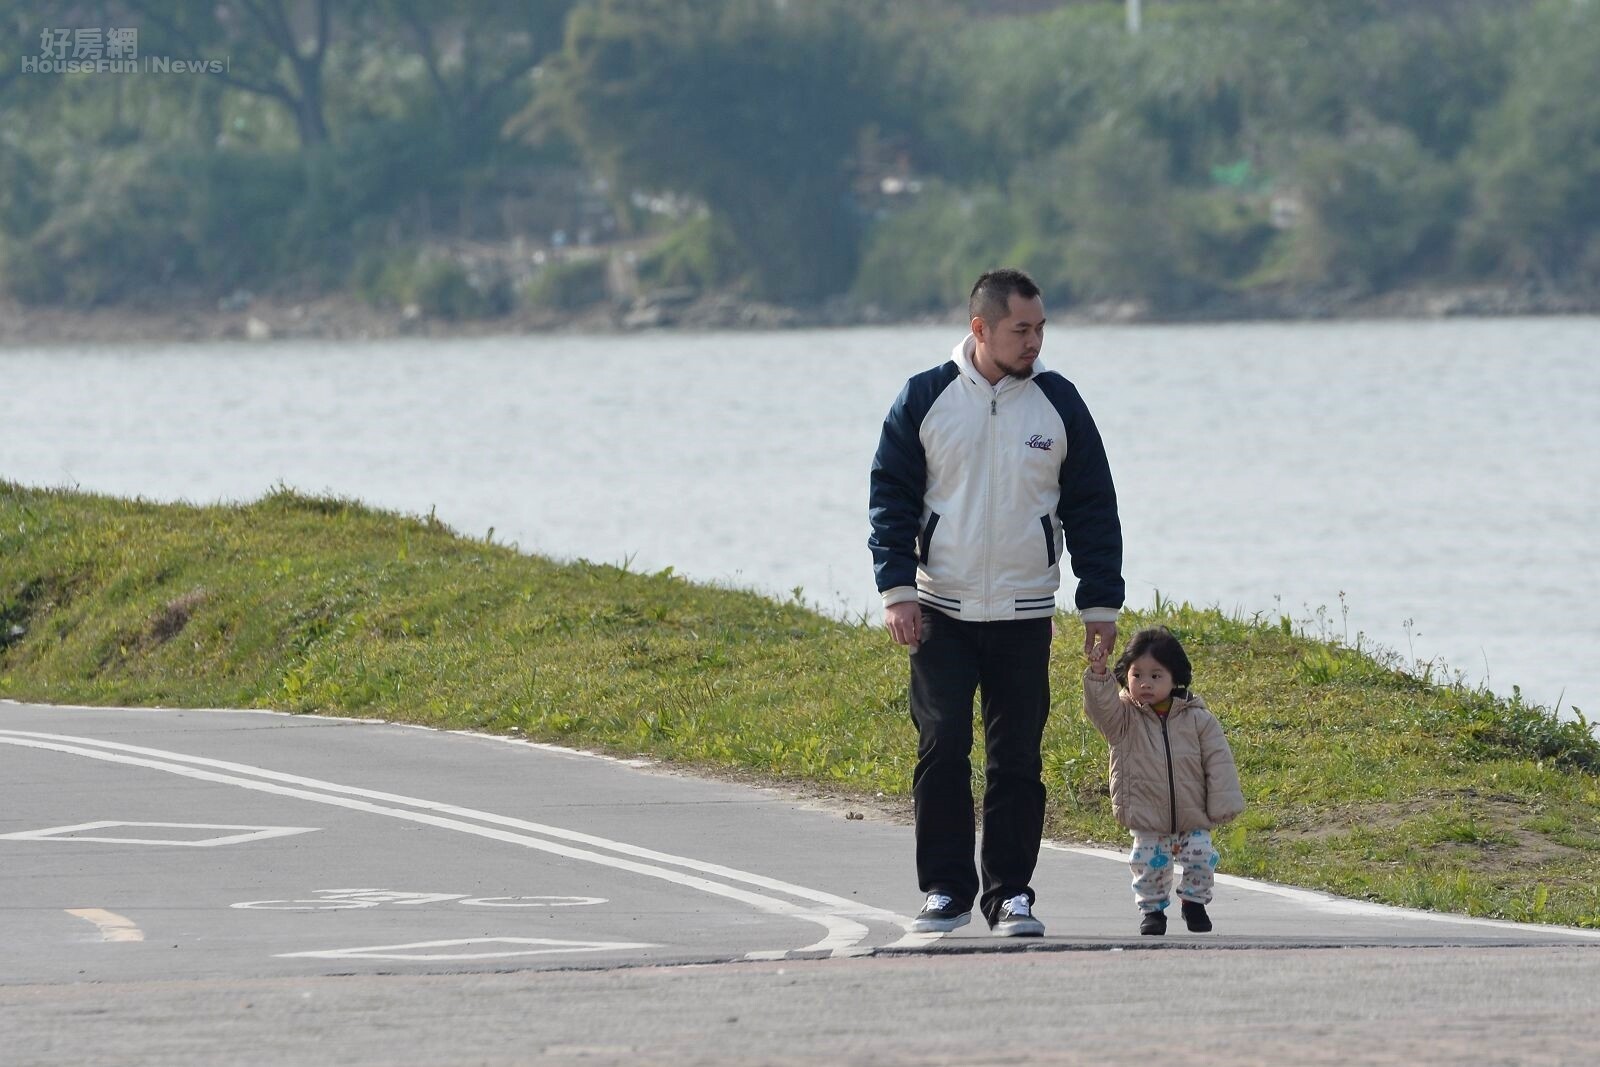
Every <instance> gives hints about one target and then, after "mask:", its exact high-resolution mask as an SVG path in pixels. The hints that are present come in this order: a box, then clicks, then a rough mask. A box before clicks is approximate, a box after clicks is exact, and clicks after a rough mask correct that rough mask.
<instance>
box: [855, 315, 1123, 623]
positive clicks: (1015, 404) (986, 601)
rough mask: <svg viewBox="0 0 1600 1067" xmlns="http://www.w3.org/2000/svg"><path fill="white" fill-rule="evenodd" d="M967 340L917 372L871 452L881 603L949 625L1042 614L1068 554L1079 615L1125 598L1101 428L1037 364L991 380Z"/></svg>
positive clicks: (1112, 608) (1103, 612)
mask: <svg viewBox="0 0 1600 1067" xmlns="http://www.w3.org/2000/svg"><path fill="white" fill-rule="evenodd" d="M974 344H975V342H974V339H973V337H972V336H971V335H970V334H969V335H968V336H967V338H966V340H965V341H963V342H962V343H961V344H959V345H957V346H956V347H955V350H954V352H952V353H951V356H950V359H949V361H948V362H946V363H943V364H941V365H939V366H937V367H935V368H933V369H932V370H928V371H924V372H923V373H921V374H918V375H915V376H914V377H912V378H911V380H910V381H908V382H906V386H905V388H904V389H903V390H902V391H901V393H900V396H899V397H898V398H897V399H896V400H895V402H894V406H893V407H892V408H891V409H890V410H889V414H888V417H887V418H885V419H884V422H883V435H882V437H881V438H880V439H879V442H878V451H877V454H876V455H875V456H873V459H872V477H871V497H870V517H871V520H872V535H871V537H869V538H868V539H867V544H868V546H869V547H870V548H871V549H872V558H873V563H874V567H875V569H876V571H877V583H878V591H879V592H880V593H881V594H882V595H883V605H884V607H889V606H890V605H892V604H899V603H903V602H905V601H910V600H920V601H921V602H922V603H923V604H924V605H925V606H927V607H930V608H933V609H935V610H938V611H941V612H943V613H944V614H946V615H951V616H953V617H955V618H958V619H966V620H970V621H974V622H993V621H997V620H1001V619H1035V618H1049V617H1051V616H1053V615H1054V614H1055V609H1056V601H1055V593H1056V590H1057V589H1058V588H1059V587H1060V585H1061V555H1062V550H1063V548H1065V550H1066V554H1067V556H1068V557H1069V558H1070V559H1071V561H1072V571H1073V573H1074V574H1075V575H1076V576H1077V578H1078V589H1077V597H1076V606H1077V608H1078V610H1079V611H1080V612H1082V614H1083V618H1084V620H1085V621H1086V622H1114V621H1115V620H1116V618H1117V611H1118V609H1119V608H1120V607H1121V606H1122V600H1123V595H1124V585H1123V580H1122V526H1121V523H1120V521H1119V520H1118V518H1117V494H1116V489H1115V488H1114V487H1113V486H1112V482H1111V468H1110V466H1109V465H1108V464H1107V462H1106V453H1105V447H1104V446H1103V445H1102V444H1101V441H1100V431H1099V430H1097V429H1096V428H1095V424H1094V419H1093V418H1092V417H1091V416H1090V415H1089V409H1088V408H1087V407H1086V406H1085V405H1084V402H1083V398H1082V397H1080V396H1079V395H1078V390H1077V389H1076V388H1074V387H1073V385H1072V383H1071V382H1069V381H1067V380H1066V379H1065V378H1063V377H1062V376H1061V375H1059V374H1056V373H1054V372H1053V371H1046V370H1044V369H1043V367H1041V366H1040V365H1039V364H1038V362H1037V361H1036V362H1035V364H1034V373H1033V374H1032V376H1030V377H1028V378H1009V377H1008V378H1003V379H1001V381H1000V383H999V384H998V385H994V386H991V385H990V384H989V383H988V382H987V381H986V380H985V379H984V377H983V375H981V374H979V373H978V371H977V369H976V368H975V367H974V366H973V365H972V353H973V349H974Z"/></svg>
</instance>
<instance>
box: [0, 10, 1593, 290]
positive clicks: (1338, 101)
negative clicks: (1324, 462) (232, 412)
mask: <svg viewBox="0 0 1600 1067" xmlns="http://www.w3.org/2000/svg"><path fill="white" fill-rule="evenodd" d="M1018 11H1021V12H1023V13H1016V12H1018ZM1144 11H1145V22H1144V28H1143V30H1142V32H1140V33H1138V34H1130V33H1129V32H1128V31H1127V28H1126V26H1125V22H1124V12H1123V5H1122V3H1120V2H1116V0H1084V2H1070V0H1062V2H1060V3H1054V4H1052V3H1038V4H992V5H991V4H985V3H982V2H978V0H805V2H803V3H801V2H783V0H703V2H697V3H693V4H689V3H682V2H680V0H464V2H462V3H454V4H451V5H434V4H428V3H424V2H422V0H365V2H361V3H357V2H355V0H250V2H245V0H160V2H158V0H99V2H94V3H84V2H73V0H32V2H23V0H0V287H3V289H4V290H5V291H6V292H8V293H9V294H11V295H12V296H13V297H15V298H17V299H21V300H23V301H27V302H31V303H42V304H59V305H65V306H69V307H89V306H94V305H99V304H107V303H118V302H144V303H148V302H149V301H150V300H151V299H153V298H161V299H177V298H194V299H217V298H221V297H226V296H227V295H228V294H231V293H234V292H236V291H238V290H241V289H243V290H250V291H262V292H267V291H271V292H275V293H279V294H307V295H310V294H316V293H322V292H328V291H334V290H344V291H349V292H352V293H356V294H360V295H363V296H365V297H367V298H368V299H371V300H373V301H374V302H375V303H378V304H380V305H392V306H400V307H403V306H407V305H413V304H414V305H416V306H418V307H419V308H421V309H422V310H423V312H424V313H426V314H433V315H440V316H444V317H458V318H460V317H480V316H485V315H494V314H501V313H504V312H505V311H508V310H511V309H513V308H514V307H515V306H516V304H517V303H518V302H519V301H521V302H523V303H525V304H528V305H530V306H542V307H548V308H555V309H557V310H561V309H568V310H570V309H574V308H576V307H580V306H586V305H587V304H589V303H597V302H600V301H603V300H608V299H609V300H620V299H624V298H627V297H629V296H631V295H634V293H637V292H645V293H648V292H649V291H651V290H665V289H672V290H689V291H692V292H696V293H710V292H719V291H729V292H732V293H735V294H738V295H741V296H746V297H750V298H760V299H767V300H772V301H777V302H785V303H791V304H812V303H816V302H819V301H823V300H827V299H835V298H839V297H840V296H841V295H847V296H848V297H849V298H850V299H853V300H854V301H855V302H857V303H860V304H871V305H875V306H877V307H879V308H881V309H883V310H884V311H886V312H889V313H893V314H902V315H909V314H919V313H924V312H932V311H942V310H945V309H948V308H950V307H952V306H955V305H957V304H959V302H960V299H961V296H962V294H963V292H964V291H965V288H966V286H967V285H968V284H969V283H970V280H971V278H972V277H973V276H974V275H975V274H976V273H977V272H978V271H980V270H982V269H985V268H987V267H991V266H995V265H998V264H1000V263H1002V262H1013V263H1017V264H1020V265H1023V266H1026V267H1027V268H1029V269H1030V270H1032V271H1033V272H1034V273H1035V274H1036V275H1037V276H1038V277H1039V278H1040V280H1041V281H1042V282H1043V283H1044V284H1045V285H1046V286H1047V288H1048V290H1049V292H1050V294H1051V299H1052V302H1053V305H1059V304H1068V303H1074V302H1081V301H1119V302H1122V301H1131V302H1135V303H1138V304H1141V305H1143V306H1145V307H1147V308H1149V309H1151V310H1154V311H1156V312H1158V313H1171V314H1185V313H1190V312H1208V311H1215V310H1217V309H1219V308H1221V309H1226V308H1227V307H1230V306H1235V305H1233V304H1230V301H1235V300H1236V299H1237V298H1240V297H1263V296H1264V297H1280V298H1301V299H1312V300H1315V299H1316V298H1317V297H1318V295H1319V294H1330V293H1360V294H1373V293H1382V292H1384V291H1387V290H1392V289H1396V288H1403V287H1425V286H1443V285H1477V284H1490V285H1500V286H1507V287H1522V288H1532V289H1536V290H1539V291H1544V292H1551V293H1560V294H1565V295H1568V296H1572V297H1576V298H1578V299H1580V300H1583V299H1593V298H1594V297H1595V296H1600V97H1597V96H1596V94H1595V93H1594V92H1593V91H1592V84H1593V77H1594V72H1595V71H1596V70H1600V4H1596V3H1590V2H1584V0H1147V2H1146V3H1145V5H1144ZM113 27H132V28H136V29H137V30H138V35H139V36H138V53H139V56H141V57H143V58H144V59H146V60H147V59H149V58H151V57H167V58H171V59H180V60H202V61H203V60H215V59H224V60H226V62H225V64H224V65H223V69H222V70H221V71H218V72H214V73H205V74H192V73H191V74H175V73H166V74H162V73H156V72H151V71H148V70H145V71H143V72H140V73H136V74H118V73H111V72H104V71H102V72H92V71H91V72H81V73H44V72H38V71H36V70H35V71H30V69H29V67H28V66H27V64H28V62H29V61H30V60H41V59H48V58H50V57H51V54H52V47H53V46H58V47H59V48H60V49H62V51H61V53H60V54H61V58H64V59H70V58H72V56H73V54H74V52H75V51H78V50H80V49H82V48H83V47H84V45H85V41H84V40H82V39H81V37H82V35H81V34H80V31H84V30H88V31H109V29H110V28H113ZM88 44H89V45H90V47H91V48H92V47H93V45H94V41H93V39H92V38H91V39H90V40H89V41H88ZM90 57H91V58H93V52H91V53H90ZM574 248H581V249H582V254H581V255H576V256H572V251H573V249H574ZM610 255H616V256H623V257H625V262H626V264H627V267H628V269H627V270H624V271H611V272H606V271H604V270H601V271H600V272H599V275H598V277H599V282H598V284H595V283H594V277H595V272H596V268H595V267H594V266H592V265H588V262H587V261H588V260H590V259H592V258H595V257H599V258H601V259H604V258H608V257H609V256H610ZM569 256H570V257H571V258H573V259H574V261H575V262H574V263H572V264H568V263H566V262H565V260H566V259H568V258H569ZM491 260H492V261H493V266H492V269H491V268H490V267H489V266H486V264H487V263H489V262H490V261H491ZM569 275H570V276H571V277H572V278H575V279H576V281H575V283H569V282H568V281H567V280H566V279H568V277H569ZM617 286H621V287H622V289H621V291H618V290H617V289H616V287H617ZM630 286H631V287H632V289H633V291H632V292H630V291H628V289H629V287H630ZM575 301H576V302H575Z"/></svg>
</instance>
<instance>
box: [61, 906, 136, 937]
mask: <svg viewBox="0 0 1600 1067" xmlns="http://www.w3.org/2000/svg"><path fill="white" fill-rule="evenodd" d="M67 914H68V915H76V916H77V917H78V918H80V919H88V920H89V921H90V922H92V923H94V924H95V925H96V926H98V927H99V928H100V940H102V941H143V940H144V931H143V930H141V929H139V928H138V927H137V926H135V925H134V922H133V920H132V919H128V918H124V917H123V916H121V915H118V914H116V913H115V912H110V911H106V910H104V909H103V908H68V909H67Z"/></svg>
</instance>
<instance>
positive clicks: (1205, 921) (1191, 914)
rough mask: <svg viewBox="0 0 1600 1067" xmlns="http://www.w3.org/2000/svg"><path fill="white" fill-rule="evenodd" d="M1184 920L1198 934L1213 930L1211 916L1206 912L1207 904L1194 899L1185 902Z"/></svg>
mask: <svg viewBox="0 0 1600 1067" xmlns="http://www.w3.org/2000/svg"><path fill="white" fill-rule="evenodd" d="M1183 921H1184V922H1185V923H1186V924H1188V927H1189V929H1191V930H1193V931H1194V932H1195V933H1197V934H1204V933H1209V932H1210V930H1211V916H1209V915H1207V914H1206V906H1205V905H1204V904H1200V903H1197V902H1196V901H1193V900H1186V901H1184V902H1183Z"/></svg>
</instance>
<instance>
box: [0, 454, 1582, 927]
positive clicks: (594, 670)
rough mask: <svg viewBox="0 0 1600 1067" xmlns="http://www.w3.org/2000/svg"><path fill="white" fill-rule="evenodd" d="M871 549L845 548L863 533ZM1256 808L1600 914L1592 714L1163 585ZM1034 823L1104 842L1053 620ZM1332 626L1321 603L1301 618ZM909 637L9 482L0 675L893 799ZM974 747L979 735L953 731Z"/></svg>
mask: <svg viewBox="0 0 1600 1067" xmlns="http://www.w3.org/2000/svg"><path fill="white" fill-rule="evenodd" d="M862 565H863V567H865V566H866V565H867V563H866V560H865V559H863V564H862ZM1156 622H1160V623H1164V624H1165V625H1167V626H1170V627H1171V628H1172V629H1173V630H1174V632H1176V633H1177V634H1178V636H1179V637H1180V638H1181V639H1182V640H1183V642H1184V644H1185V646H1186V648H1187V649H1188V651H1189V654H1190V657H1191V658H1192V659H1193V661H1194V664H1195V679H1196V682H1195V688H1196V690H1197V691H1198V692H1200V693H1201V695H1203V696H1204V697H1205V698H1206V700H1207V702H1208V704H1210V706H1211V707H1212V708H1213V709H1215V710H1216V711H1217V712H1218V713H1219V715H1220V717H1221V718H1222V721H1223V724H1224V726H1225V728H1226V729H1227V731H1228V734H1229V738H1230V741H1231V743H1232V745H1233V747H1234V751H1235V754H1236V755H1237V757H1238V761H1239V765H1240V774H1241V777H1242V779H1243V782H1244V787H1245V795H1246V797H1247V798H1248V800H1249V801H1250V808H1249V809H1248V810H1247V811H1246V813H1245V814H1244V816H1243V817H1241V818H1240V819H1239V820H1238V821H1237V822H1235V823H1234V824H1232V825H1230V826H1228V827H1225V828H1223V829H1221V830H1220V831H1219V832H1218V835H1217V839H1218V842H1219V845H1220V848H1221V851H1222V854H1223V861H1222V869H1223V870H1225V871H1227V872H1230V873H1234V874H1243V875H1250V876H1255V877H1261V878H1267V879H1271V880H1273V881H1278V882H1284V883H1289V884H1295V885H1302V886H1308V887H1313V888H1320V889H1326V890H1330V891H1333V892H1337V893H1341V894H1345V895H1349V896H1354V897H1360V898H1365V899H1370V900H1377V901H1384V902H1387V903H1392V904H1400V905H1406V906H1411V907H1422V908H1434V909H1443V910H1450V911H1460V912H1468V913H1471V914H1474V915H1485V916H1499V917H1507V918H1514V919H1523V920H1537V921H1542V922H1553V923H1566V924H1575V925H1582V926H1590V927H1600V742H1597V741H1596V739H1595V738H1594V736H1593V735H1592V734H1591V733H1590V732H1589V730H1588V728H1587V726H1586V725H1585V724H1583V723H1581V722H1567V721H1561V720H1558V719H1557V718H1556V717H1555V716H1554V715H1553V714H1552V713H1551V712H1549V711H1548V710H1546V709H1543V708H1539V707H1534V706H1531V705H1528V704H1526V703H1524V702H1523V701H1522V699H1521V698H1520V695H1515V694H1514V695H1513V696H1512V697H1511V698H1510V699H1504V698H1499V697H1496V696H1494V695H1493V694H1491V693H1488V692H1485V691H1483V690H1481V689H1475V688H1471V687H1468V686H1465V685H1462V684H1461V683H1460V682H1459V680H1457V681H1455V682H1443V681H1440V680H1439V679H1438V677H1436V676H1437V675H1438V674H1439V673H1440V672H1438V671H1436V670H1434V669H1432V668H1431V667H1427V666H1417V665H1414V667H1413V669H1411V670H1407V669H1406V668H1405V667H1404V665H1403V664H1402V663H1401V662H1400V660H1399V657H1398V656H1395V655H1385V654H1374V653H1372V652H1370V651H1363V650H1361V649H1359V648H1350V647H1347V646H1346V645H1345V644H1343V643H1342V642H1340V641H1339V640H1337V639H1330V638H1329V637H1328V636H1327V635H1326V633H1324V634H1322V635H1321V636H1313V635H1312V634H1310V633H1308V632H1307V631H1308V628H1309V627H1308V625H1307V624H1306V623H1301V624H1295V623H1294V622H1292V621H1291V620H1289V619H1287V618H1283V619H1277V620H1264V619H1260V618H1239V617H1236V616H1227V615H1224V614H1222V613H1220V612H1217V611H1215V610H1205V609H1197V608H1194V607H1191V606H1189V605H1186V604H1176V603H1173V602H1170V601H1166V600H1162V599H1160V598H1158V599H1157V602H1156V604H1155V606H1154V607H1153V608H1152V609H1151V610H1149V611H1145V612H1129V613H1127V615H1126V617H1125V618H1124V621H1123V626H1124V630H1125V632H1131V629H1132V628H1134V627H1138V626H1142V625H1146V624H1152V623H1156ZM1058 623H1059V625H1060V628H1061V633H1060V636H1059V638H1058V646H1057V652H1056V656H1055V661H1056V662H1055V668H1054V676H1053V678H1052V685H1053V692H1054V710H1053V714H1052V719H1051V723H1050V727H1049V730H1048V732H1047V734H1046V740H1045V768H1046V784H1047V785H1048V786H1049V787H1050V793H1051V799H1050V810H1049V816H1048V822H1047V831H1046V832H1047V833H1048V834H1050V835H1051V836H1052V837H1056V838H1062V839H1072V840H1079V841H1090V842H1100V843H1104V844H1109V845H1112V846H1114V847H1121V845H1122V843H1123V841H1124V840H1125V835H1124V834H1123V833H1122V832H1121V831H1120V830H1119V829H1118V827H1117V826H1116V824H1115V823H1114V822H1113V820H1112V819H1111V814H1110V805H1109V801H1108V798H1107V795H1106V794H1107V786H1108V782H1107V773H1106V751H1105V745H1104V742H1103V741H1102V740H1101V739H1100V737H1099V735H1098V734H1096V733H1095V732H1094V730H1093V729H1092V728H1090V727H1089V726H1088V725H1087V724H1086V722H1085V721H1084V719H1083V715H1082V713H1081V710H1080V702H1081V682H1080V673H1081V659H1080V656H1079V654H1078V653H1077V648H1078V647H1079V644H1080V642H1081V634H1082V631H1081V629H1080V628H1079V626H1078V623H1077V622H1076V620H1075V619H1073V618H1071V617H1068V616H1062V617H1061V618H1060V619H1058ZM1323 629H1324V630H1325V629H1326V628H1325V627H1324V628H1323ZM906 681H907V679H906V665H905V655H904V653H903V652H902V651H899V650H897V649H896V648H895V647H894V646H892V645H891V643H890V642H889V640H888V638H887V636H886V635H884V634H883V633H882V631H881V630H880V629H878V628H876V627H872V626H867V625H864V624H860V623H852V622H847V621H841V620H838V619H834V618H830V617H828V616H825V615H822V614H819V613H818V612H816V611H814V610H811V609H810V608H808V607H807V606H806V605H804V604H803V603H801V602H800V601H799V599H798V596H797V597H796V598H795V599H793V600H791V601H788V602H781V603H780V602H778V601H775V600H772V599H768V598H765V597H762V596H758V595H756V594H753V593H749V592H742V591H737V590H730V589H723V588H714V587H708V586H703V585H696V584H693V583H690V582H687V581H685V580H683V579H682V578H681V577H678V576H676V575H674V574H672V573H671V572H670V570H669V571H664V572H660V573H655V574H641V573H636V572H633V571H631V570H630V569H628V568H627V567H625V566H624V567H616V566H607V565H600V564H593V563H587V562H578V563H572V564H557V563H554V562H551V561H549V560H545V559H541V558H538V557H533V556H528V555H524V554H521V553H518V552H517V551H515V550H513V549H512V548H510V547H507V546H504V545H499V544H494V543H491V542H490V541H489V540H488V539H484V540H474V539H470V538H465V537H461V536H459V535H457V534H455V533H454V532H452V531H451V530H449V529H448V528H446V527H445V526H443V525H441V524H440V523H437V522H435V521H433V520H432V519H431V518H410V517H401V516H396V515H392V514H387V513H383V512H379V511H376V510H373V509H370V508H367V507H364V506H362V505H360V504H358V503H355V502H352V501H346V500H338V499H329V498H312V497H306V496H302V495H298V494H295V493H293V492H290V491H287V490H280V491H277V492H274V493H272V494H270V495H268V496H266V497H264V498H263V499H261V500H259V501H256V502H254V503H251V504H245V505H237V506H215V507H203V508H202V507H191V506H187V505H167V504H151V503H146V502H140V501H126V500H117V499H112V498H107V497H99V496H92V495H88V494H82V493H74V492H64V491H53V490H50V491H47V490H38V489H30V488H24V487H21V486H17V485H12V484H8V483H4V482H0V696H6V697H10V698H13V699H18V700H29V701H42V702H60V703H67V702H71V703H88V704H134V705H141V704H160V705H168V706H186V707H208V706H209V707H219V706H220V707H261V708H277V709H281V710H288V711H297V712H307V711H318V712H324V713H332V714H349V715H362V716H378V717H383V718H387V719H391V720H395V721H400V722H413V723H424V724H428V725H431V726H438V727H444V728H450V729H476V730H485V731H492V732H496V733H505V734H515V735H519V736H523V737H527V738H530V739H536V740H542V741H552V742H559V743H563V744H568V745H578V746H583V747H588V748H594V749H599V750H604V751H609V752H613V753H619V754H630V755H631V754H644V755H648V756H650V757H652V758H655V759H660V760H666V761H671V762H673V763H676V764H679V765H681V766H685V767H687V768H691V769H697V770H702V771H712V772H715V773H721V774H731V775H739V776H743V777H751V778H756V779H761V780H772V781H782V782H788V783H790V784H795V785H799V784H802V783H804V784H806V785H808V786H815V787H818V788H821V789H823V790H826V791H829V792H832V793H835V794H837V795H839V796H840V797H841V798H847V799H850V800H853V801H861V802H864V803H875V804H878V805H879V806H881V807H882V808H884V809H885V810H888V811H892V812H897V813H898V812H904V811H905V810H906V807H907V804H906V799H907V794H908V791H909V788H910V781H911V769H912V763H913V757H914V749H915V736H914V732H913V729H912V726H911V723H910V719H909V716H908V714H907V712H906ZM975 762H976V763H978V764H979V765H980V766H981V754H978V755H977V756H975Z"/></svg>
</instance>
